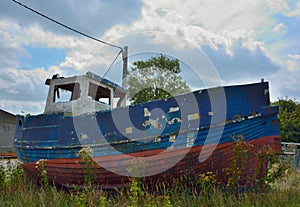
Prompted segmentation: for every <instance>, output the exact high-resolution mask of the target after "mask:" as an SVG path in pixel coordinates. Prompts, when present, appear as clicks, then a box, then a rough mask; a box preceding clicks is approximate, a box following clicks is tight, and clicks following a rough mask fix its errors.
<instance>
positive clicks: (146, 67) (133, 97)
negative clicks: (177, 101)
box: [128, 55, 191, 104]
mask: <svg viewBox="0 0 300 207" xmlns="http://www.w3.org/2000/svg"><path fill="white" fill-rule="evenodd" d="M180 72H181V69H180V64H179V60H178V59H170V58H168V57H166V56H164V55H159V56H157V57H151V58H150V59H148V60H146V61H136V62H134V63H133V67H132V68H131V73H130V74H129V78H128V86H129V88H128V93H129V100H130V101H131V102H132V103H133V104H137V103H142V102H148V101H151V100H157V99H166V98H169V97H171V96H174V95H178V94H183V93H187V92H190V91H191V89H190V87H189V86H188V85H187V83H186V82H185V81H184V80H183V78H182V77H181V76H180Z"/></svg>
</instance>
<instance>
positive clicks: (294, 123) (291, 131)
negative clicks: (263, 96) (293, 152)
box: [274, 97, 300, 142]
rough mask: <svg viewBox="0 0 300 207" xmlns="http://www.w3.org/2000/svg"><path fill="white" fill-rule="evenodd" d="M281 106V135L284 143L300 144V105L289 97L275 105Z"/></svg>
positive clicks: (279, 116)
mask: <svg viewBox="0 0 300 207" xmlns="http://www.w3.org/2000/svg"><path fill="white" fill-rule="evenodd" d="M274 105H279V109H280V112H279V115H278V118H279V120H280V126H281V127H280V128H281V129H280V133H281V137H282V141H284V142H300V104H299V103H297V102H296V101H295V100H292V99H290V98H288V97H286V98H285V99H279V100H278V101H276V102H275V103H274Z"/></svg>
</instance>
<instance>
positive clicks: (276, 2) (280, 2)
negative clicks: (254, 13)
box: [267, 0, 289, 13]
mask: <svg viewBox="0 0 300 207" xmlns="http://www.w3.org/2000/svg"><path fill="white" fill-rule="evenodd" d="M267 2H268V4H269V6H270V7H271V9H272V10H273V11H274V12H282V13H285V12H287V11H288V10H289V6H288V5H287V3H286V1H285V0H267Z"/></svg>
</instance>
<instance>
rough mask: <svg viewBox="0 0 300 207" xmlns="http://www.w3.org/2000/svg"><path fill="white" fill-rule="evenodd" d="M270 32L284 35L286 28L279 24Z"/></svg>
mask: <svg viewBox="0 0 300 207" xmlns="http://www.w3.org/2000/svg"><path fill="white" fill-rule="evenodd" d="M272 32H274V33H278V34H284V33H286V32H287V27H286V26H285V24H284V23H280V24H277V25H275V27H274V28H273V29H272Z"/></svg>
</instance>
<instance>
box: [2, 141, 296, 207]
mask: <svg viewBox="0 0 300 207" xmlns="http://www.w3.org/2000/svg"><path fill="white" fill-rule="evenodd" d="M250 148H251V146H249V145H247V144H245V143H243V140H238V141H237V143H236V148H235V149H234V154H235V155H234V156H233V159H232V165H230V166H229V167H228V169H225V172H226V174H227V175H228V180H227V185H226V186H225V188H224V187H220V185H218V181H217V178H216V176H215V175H214V173H213V172H206V173H203V174H200V175H199V176H198V177H197V178H185V177H183V178H181V179H180V180H174V182H173V183H171V184H170V183H163V182H161V183H157V184H155V185H151V186H149V185H145V184H144V183H143V182H142V179H141V178H130V183H129V184H128V185H127V186H126V187H125V188H121V189H115V190H113V191H104V190H101V189H97V188H95V187H94V186H93V181H94V173H95V171H94V170H93V168H94V165H93V163H92V160H91V159H90V158H89V157H88V156H86V155H87V153H85V152H83V154H82V160H81V161H82V162H85V163H87V165H86V166H88V168H91V169H86V176H87V177H86V179H85V181H86V185H85V186H84V187H83V188H80V189H79V188H78V187H76V186H74V188H72V189H59V188H56V187H54V186H51V185H49V184H48V178H47V172H46V171H45V168H44V166H45V165H44V163H43V161H40V162H38V163H37V166H38V169H39V170H40V173H41V177H42V180H41V183H40V185H37V184H34V183H32V182H31V181H30V180H28V179H27V178H26V177H25V176H24V173H23V171H22V169H21V167H20V165H17V166H16V167H10V166H8V167H6V168H4V167H1V166H0V206H1V207H2V206H17V207H18V206H30V207H31V206H47V207H48V206H51V207H52V206H53V207H56V206H78V207H84V206H126V207H140V206H146V207H150V206H151V207H152V206H153V207H155V206H157V207H158V206H164V207H171V206H197V207H198V206H203V207H204V206H205V207H206V206H233V207H235V206H239V207H240V206H245V207H247V206H249V207H250V206H251V207H252V206H268V207H269V206H280V207H281V206H289V207H290V206H295V207H296V206H297V207H299V206H300V173H297V172H296V171H294V170H292V169H291V168H289V167H288V165H287V163H286V162H284V161H282V160H279V159H278V158H279V156H275V154H274V153H271V152H270V150H269V149H268V148H267V150H266V153H265V154H260V157H262V161H261V163H263V162H266V161H268V162H269V170H268V171H265V173H264V174H262V175H261V176H260V180H259V182H258V183H257V184H259V185H258V186H259V187H260V189H259V190H258V189H257V188H255V187H253V188H249V189H248V190H247V191H244V192H241V191H240V190H239V186H238V185H236V183H237V182H238V181H239V179H240V178H241V175H243V172H241V170H243V169H244V166H245V164H246V159H247V156H248V153H249V151H250V150H249V149H250ZM261 166H262V165H259V166H258V170H260V168H261ZM237 169H239V171H237ZM255 176H256V174H255ZM255 178H256V177H255ZM254 181H256V180H254Z"/></svg>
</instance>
